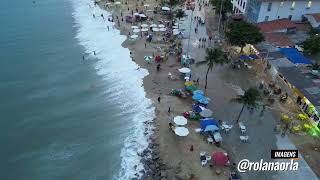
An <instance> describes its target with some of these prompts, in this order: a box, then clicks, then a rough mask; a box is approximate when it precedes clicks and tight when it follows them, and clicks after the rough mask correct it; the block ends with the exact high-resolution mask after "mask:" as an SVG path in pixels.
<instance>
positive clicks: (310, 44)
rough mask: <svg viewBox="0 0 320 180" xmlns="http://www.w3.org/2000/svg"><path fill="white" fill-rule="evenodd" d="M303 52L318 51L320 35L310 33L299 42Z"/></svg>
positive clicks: (308, 53)
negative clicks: (305, 38)
mask: <svg viewBox="0 0 320 180" xmlns="http://www.w3.org/2000/svg"><path fill="white" fill-rule="evenodd" d="M301 46H302V48H303V53H305V54H307V55H312V54H316V53H318V52H320V36H317V35H311V36H310V37H309V38H308V39H307V40H305V41H304V42H302V43H301Z"/></svg>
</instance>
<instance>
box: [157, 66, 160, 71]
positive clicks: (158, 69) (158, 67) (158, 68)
mask: <svg viewBox="0 0 320 180" xmlns="http://www.w3.org/2000/svg"><path fill="white" fill-rule="evenodd" d="M157 71H158V72H159V71H160V64H158V65H157Z"/></svg>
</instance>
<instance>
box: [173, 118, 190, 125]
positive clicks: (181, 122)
mask: <svg viewBox="0 0 320 180" xmlns="http://www.w3.org/2000/svg"><path fill="white" fill-rule="evenodd" d="M173 122H174V123H176V125H179V126H184V125H186V124H187V123H188V120H187V119H186V118H185V117H183V116H176V117H174V118H173Z"/></svg>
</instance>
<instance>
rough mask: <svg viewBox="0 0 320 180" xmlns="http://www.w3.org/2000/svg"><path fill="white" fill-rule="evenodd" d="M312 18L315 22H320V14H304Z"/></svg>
mask: <svg viewBox="0 0 320 180" xmlns="http://www.w3.org/2000/svg"><path fill="white" fill-rule="evenodd" d="M306 15H310V16H312V17H313V18H314V19H315V20H316V21H317V22H320V13H314V14H306Z"/></svg>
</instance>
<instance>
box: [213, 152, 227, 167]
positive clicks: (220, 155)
mask: <svg viewBox="0 0 320 180" xmlns="http://www.w3.org/2000/svg"><path fill="white" fill-rule="evenodd" d="M228 162H229V158H228V154H227V153H224V152H214V153H212V163H213V164H214V165H218V166H225V165H227V164H228Z"/></svg>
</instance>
